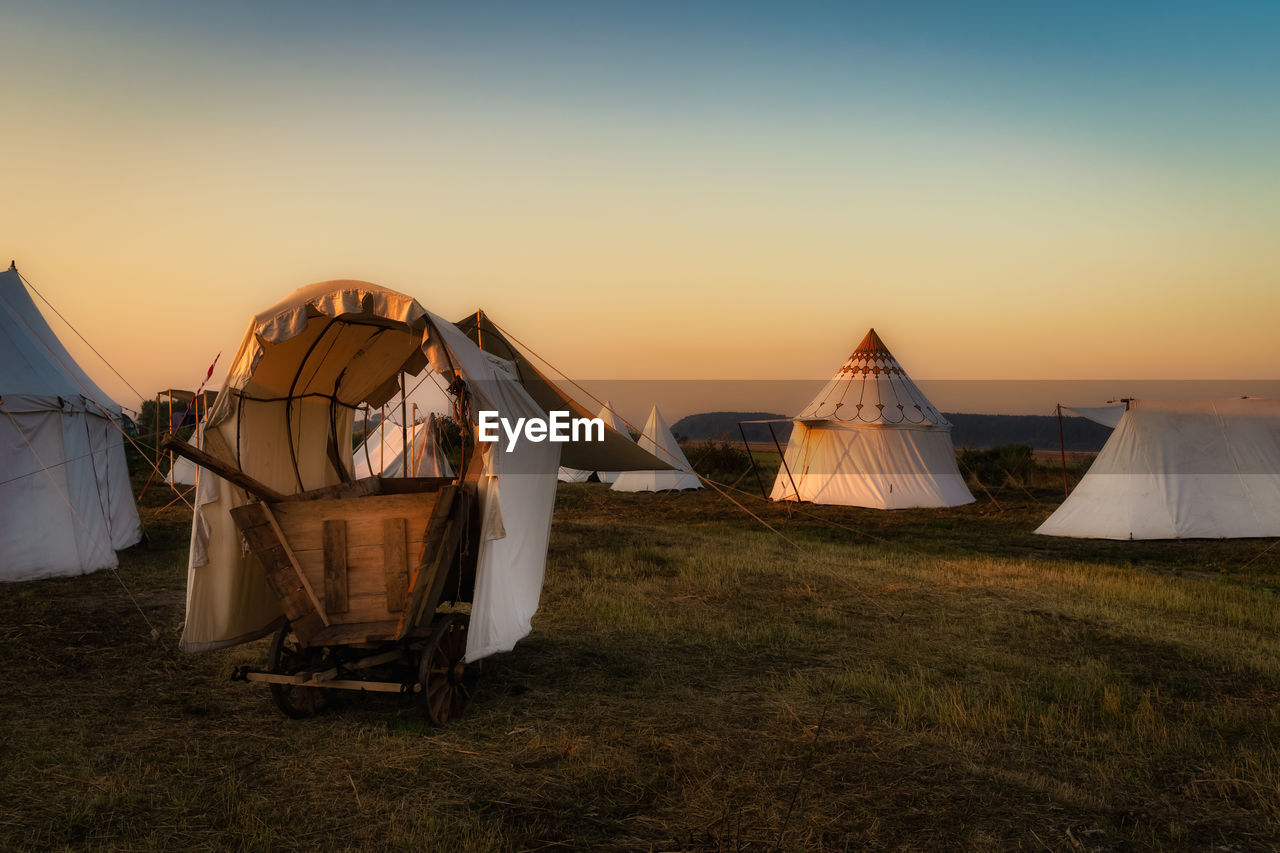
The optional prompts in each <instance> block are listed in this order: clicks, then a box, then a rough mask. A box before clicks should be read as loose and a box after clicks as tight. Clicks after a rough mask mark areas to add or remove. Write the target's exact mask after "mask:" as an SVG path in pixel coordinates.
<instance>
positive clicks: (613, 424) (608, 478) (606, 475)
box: [596, 400, 631, 483]
mask: <svg viewBox="0 0 1280 853" xmlns="http://www.w3.org/2000/svg"><path fill="white" fill-rule="evenodd" d="M596 417H598V418H600V419H602V420H603V421H604V425H605V426H607V427H609V428H610V429H613V430H615V431H617V433H618V434H619V435H625V436H626V437H627V438H630V437H631V431H630V430H628V429H627V425H626V424H624V423H623V422H622V418H620V417H618V413H617V412H615V411H614V410H613V404H612V403H610V402H609V401H608V400H605V401H604V408H603V409H601V410H600V414H598V415H596ZM621 473H622V472H621V471H597V472H596V479H598V480H599V481H600V482H602V483H614V482H617V480H618V477H619V476H620V475H621Z"/></svg>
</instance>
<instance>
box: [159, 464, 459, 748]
mask: <svg viewBox="0 0 1280 853" xmlns="http://www.w3.org/2000/svg"><path fill="white" fill-rule="evenodd" d="M165 447H166V448H167V449H172V450H173V451H174V452H176V453H181V454H183V455H185V456H187V457H188V458H190V459H192V461H194V462H196V463H197V464H199V465H201V466H202V467H205V468H208V469H210V470H211V471H212V472H213V473H215V474H217V475H219V476H221V477H223V478H225V479H228V480H230V481H231V482H233V483H235V484H236V485H238V486H240V487H242V488H244V489H245V490H246V491H247V492H248V493H249V494H251V495H253V496H254V497H257V498H258V500H257V501H254V502H251V503H247V504H245V505H243V506H240V507H237V508H235V509H233V510H232V511H231V516H232V518H233V519H234V520H235V523H236V525H237V526H238V527H239V529H240V532H241V533H242V534H243V536H244V539H245V542H246V544H247V545H248V547H249V549H250V550H251V551H252V552H253V553H254V554H255V555H256V556H257V557H258V559H259V560H260V561H261V563H262V566H263V569H264V571H265V573H266V579H267V583H268V584H269V585H270V586H271V589H272V591H273V592H274V593H275V594H276V596H277V598H278V599H279V601H280V605H281V608H282V609H283V610H284V617H285V619H286V620H287V622H286V623H285V624H283V625H282V626H281V627H280V629H279V630H278V631H277V632H276V635H275V637H274V639H273V640H272V642H271V647H270V652H269V653H268V659H267V666H266V668H265V670H252V669H249V668H248V667H242V668H241V669H239V670H237V672H236V673H235V674H234V676H233V677H234V678H237V679H241V680H246V681H259V682H265V683H267V684H268V685H270V688H271V695H272V698H273V699H274V700H275V703H276V705H277V706H278V707H279V708H280V710H281V711H283V712H284V713H285V714H286V715H288V716H290V717H295V718H300V717H306V716H310V715H311V714H314V713H315V712H316V711H318V710H320V708H322V707H323V706H324V705H325V704H326V701H327V697H328V696H329V695H330V694H329V691H330V690H358V691H367V692H380V693H399V694H404V695H408V696H410V697H412V698H413V699H414V700H416V701H417V702H419V703H420V704H421V705H422V707H423V709H424V710H425V712H426V715H427V717H428V719H429V720H430V721H431V722H432V723H435V724H437V725H443V724H445V723H447V722H449V721H450V720H453V719H455V718H457V717H458V716H460V715H461V714H463V713H464V712H465V711H466V710H467V708H468V707H469V706H470V704H471V700H472V696H473V691H474V687H475V680H476V678H477V677H478V674H479V670H478V666H477V665H468V664H467V663H465V661H464V655H465V653H466V638H467V624H468V617H467V614H466V613H464V612H460V611H461V609H460V608H458V607H457V605H460V604H467V603H470V602H471V600H472V594H473V591H474V588H475V572H476V555H477V551H478V539H479V529H480V524H479V519H478V517H477V516H478V500H477V499H476V493H475V490H476V486H475V483H474V482H471V481H469V480H467V479H464V478H459V479H458V480H451V479H447V478H385V479H384V478H382V477H368V478H365V479H362V480H357V481H355V482H352V483H346V484H342V485H337V486H329V487H326V488H322V489H315V490H311V491H306V492H301V493H298V494H295V495H288V496H285V495H281V494H279V493H278V492H275V491H273V490H271V489H270V488H267V487H266V486H264V485H263V484H261V483H258V482H257V481H255V480H253V479H252V478H250V477H248V476H247V475H245V474H243V473H242V472H240V471H238V470H236V469H234V468H231V466H228V465H226V464H225V463H223V462H222V461H221V460H220V459H217V458H216V457H213V456H211V455H209V454H207V453H204V452H203V451H199V450H196V449H194V448H192V447H191V446H190V445H187V444H185V443H181V442H172V441H166V442H165Z"/></svg>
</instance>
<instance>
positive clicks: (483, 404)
mask: <svg viewBox="0 0 1280 853" xmlns="http://www.w3.org/2000/svg"><path fill="white" fill-rule="evenodd" d="M428 316H429V318H430V320H431V325H430V327H429V328H428V330H427V341H426V343H425V345H424V349H425V350H426V352H427V356H428V358H429V359H430V360H431V366H432V367H433V368H435V369H436V370H437V371H438V372H440V373H442V374H444V375H445V376H446V378H448V379H452V378H453V377H454V376H458V375H460V376H462V377H463V378H465V379H466V381H467V387H468V389H470V391H471V395H472V409H473V411H481V410H490V411H497V412H498V413H499V415H500V417H504V418H510V419H515V418H530V417H543V416H544V413H543V410H542V408H541V407H539V406H538V404H537V403H536V402H534V400H533V398H532V397H530V396H529V394H528V392H527V391H525V389H524V387H523V386H522V385H521V384H520V382H519V381H518V379H517V376H516V370H515V367H514V365H512V363H511V362H509V361H507V360H505V359H501V358H498V357H497V356H494V355H491V354H490V353H487V352H484V351H482V350H481V349H480V348H479V347H477V346H476V345H475V344H473V343H472V342H471V341H470V340H469V339H468V338H467V336H466V335H465V334H463V333H462V332H461V331H459V330H458V328H457V327H456V326H454V325H453V324H451V323H447V322H445V321H444V320H441V319H440V318H439V317H437V316H436V315H434V314H430V315H428ZM496 446H498V445H497V444H495V445H494V447H496ZM561 449H562V445H560V444H555V443H552V442H542V443H538V444H535V443H533V442H529V441H519V442H517V443H516V445H515V447H514V448H513V449H511V450H507V446H506V443H505V442H504V443H501V447H500V449H497V450H495V449H493V448H492V447H491V448H490V449H489V450H488V452H487V458H486V465H485V476H484V477H483V478H482V479H481V483H480V513H481V519H482V523H481V528H480V553H479V554H478V555H477V558H476V589H475V595H474V596H473V600H472V603H471V623H470V626H469V627H468V630H467V660H468V661H475V660H479V659H480V658H483V657H486V656H487V655H491V654H495V653H497V652H505V651H510V650H511V649H513V648H515V644H516V643H517V642H519V641H520V640H521V639H522V638H523V637H525V636H527V635H528V633H529V631H530V630H532V619H533V614H534V613H536V612H537V610H538V599H539V597H540V595H541V592H542V578H543V573H544V572H545V570H546V565H547V542H548V540H549V539H550V537H551V511H552V509H554V507H555V501H556V478H555V472H556V470H557V468H559V466H560V451H561Z"/></svg>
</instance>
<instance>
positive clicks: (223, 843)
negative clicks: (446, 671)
mask: <svg viewBox="0 0 1280 853" xmlns="http://www.w3.org/2000/svg"><path fill="white" fill-rule="evenodd" d="M996 499H997V500H998V501H999V502H1000V503H999V506H997V505H995V504H994V503H992V502H991V501H989V500H987V499H986V498H985V497H984V499H983V500H982V501H981V502H980V503H978V504H975V505H973V506H970V507H964V508H960V509H956V510H950V511H944V512H928V513H926V512H918V513H916V512H902V513H873V512H862V511H857V510H846V509H835V508H814V509H813V510H812V512H813V513H814V514H815V515H816V516H819V517H821V518H823V519H826V520H830V521H834V522H836V523H838V524H842V525H847V526H849V527H851V528H853V529H854V530H856V531H858V532H851V531H847V530H841V529H838V528H833V527H830V526H827V525H825V524H823V523H820V522H819V521H818V520H816V519H814V518H811V517H808V516H805V515H801V514H797V513H794V512H792V511H791V510H789V509H788V508H787V507H781V506H770V507H763V508H762V507H760V506H759V505H758V504H753V509H759V510H760V511H761V512H762V513H763V514H764V516H765V517H766V519H767V520H769V521H770V523H772V524H775V525H778V526H779V527H780V528H781V529H783V530H784V531H785V532H786V534H787V535H788V536H790V537H792V538H794V539H795V540H796V541H797V542H799V543H800V544H801V545H802V546H803V548H804V551H803V552H801V551H797V550H796V549H795V548H794V547H792V546H791V545H788V544H787V543H785V542H783V541H782V540H780V539H779V538H777V537H776V536H774V535H773V534H771V533H768V532H767V531H765V530H763V528H761V527H759V526H758V525H756V524H755V523H754V522H751V521H750V520H749V519H746V518H745V517H744V516H743V515H742V514H741V513H740V512H738V511H737V510H735V509H733V508H732V507H731V506H729V505H728V504H727V503H725V502H724V501H723V500H721V499H720V498H718V497H716V496H715V495H713V494H710V493H706V492H704V493H700V494H685V495H679V496H674V495H665V496H664V495H621V494H613V493H610V492H608V491H607V490H606V489H604V488H603V487H601V486H598V485H580V486H561V490H560V495H559V500H558V507H557V510H556V521H555V529H554V533H553V539H552V546H551V554H550V561H549V566H548V575H547V586H546V591H545V594H544V598H543V608H542V610H541V612H540V613H539V615H538V617H537V618H536V619H535V623H534V627H535V630H534V633H533V634H532V635H531V636H530V637H529V638H527V639H526V640H525V641H524V642H523V643H521V644H520V646H518V647H517V649H516V651H515V652H513V653H511V654H507V655H501V656H498V657H495V658H493V659H491V660H490V661H489V662H487V665H486V674H485V677H484V680H483V681H482V687H483V690H482V693H481V695H480V697H479V699H478V701H477V703H476V705H475V707H474V710H473V713H472V715H471V716H469V717H468V718H466V719H464V720H462V721H461V722H460V723H459V724H457V725H455V726H452V727H449V728H447V729H442V730H433V729H431V728H430V727H428V726H427V725H426V724H425V723H424V722H423V721H422V718H421V715H420V714H419V713H417V712H416V711H415V710H414V709H412V708H408V707H404V706H402V705H401V704H400V703H399V700H397V699H388V698H384V697H372V696H370V697H366V696H348V697H345V699H344V701H342V702H341V703H340V704H339V705H338V707H337V708H335V709H334V710H332V711H330V712H327V713H325V714H324V715H322V716H320V717H317V718H314V719H312V720H308V721H302V722H296V721H291V720H287V719H285V718H283V717H281V716H280V715H279V714H278V713H277V712H276V711H275V710H274V708H273V707H272V706H271V704H270V701H269V699H268V698H267V696H266V692H265V690H262V689H260V688H258V687H253V686H248V685H244V684H233V683H231V682H229V681H228V680H227V676H228V674H229V672H230V670H231V668H232V667H233V666H234V665H237V664H241V663H256V662H258V661H260V660H261V658H262V657H263V656H264V654H265V649H264V644H263V643H258V644H254V645H251V646H247V647H242V648H239V649H234V650H228V651H224V652H217V653H210V654H204V655H184V654H182V653H180V652H178V651H177V650H176V648H175V646H176V639H177V629H178V625H179V623H180V621H181V619H182V590H183V586H184V581H185V571H184V569H183V566H184V564H185V545H186V538H185V537H186V528H185V525H184V524H183V523H182V521H181V518H182V514H181V513H174V512H173V511H167V512H166V513H164V514H162V515H156V514H155V513H154V512H153V511H151V510H147V512H148V514H149V515H150V518H149V526H150V528H151V530H152V533H153V538H152V542H151V544H150V545H149V546H148V547H146V548H138V549H134V550H133V551H131V552H129V553H127V554H125V555H124V568H123V569H122V572H121V574H122V577H123V578H124V580H125V581H126V582H127V583H128V584H129V586H130V587H131V589H133V591H134V592H135V594H136V595H137V597H138V599H139V601H140V603H141V604H142V606H143V609H144V610H145V612H146V614H147V617H148V618H149V619H150V620H151V621H152V622H153V623H155V624H156V625H157V626H158V627H159V628H161V630H162V637H161V639H160V640H159V641H158V642H157V641H152V640H151V639H150V637H149V636H148V630H147V627H146V625H145V624H144V622H143V620H142V618H141V617H140V616H139V614H138V612H137V611H136V610H135V609H134V607H133V605H132V604H131V603H130V601H129V599H128V597H127V596H126V595H125V594H124V592H123V590H122V589H121V587H120V585H119V584H118V583H117V581H116V580H115V578H114V577H112V576H111V574H110V573H98V574H95V575H92V576H89V577H84V578H75V579H66V580H57V581H46V582H37V583H29V584H16V585H9V586H6V587H5V588H4V592H5V596H4V597H3V600H0V625H3V628H0V661H3V663H0V674H2V675H3V679H4V683H5V685H6V689H5V691H4V692H3V694H0V743H3V744H5V746H4V748H3V749H0V779H2V780H3V781H0V847H2V848H5V849H13V848H53V849H57V848H68V849H72V848H74V849H83V848H126V849H170V848H177V847H184V848H185V847H200V848H212V849H224V848H230V849H261V850H277V849H299V848H306V849H350V848H374V849H377V848H385V849H432V850H437V849H438V850H477V851H479V850H517V849H518V850H535V849H548V848H559V849H591V848H597V849H634V850H766V849H783V850H818V849H832V850H845V849H855V850H858V849H901V850H928V849H947V850H952V849H971V850H986V849H992V848H1002V849H1007V848H1020V847H1022V848H1028V849H1044V848H1046V847H1047V848H1050V849H1096V850H1113V849H1150V848H1174V849H1177V848H1181V849H1206V848H1217V849H1225V850H1252V849H1259V850H1262V849H1273V848H1275V847H1276V846H1277V845H1280V830H1277V826H1280V755H1278V754H1277V746H1276V744H1277V743H1280V711H1278V710H1277V707H1278V705H1277V699H1280V630H1277V629H1278V628H1280V624H1278V623H1280V612H1278V611H1277V608H1276V588H1277V587H1280V582H1278V581H1280V548H1277V549H1274V550H1273V551H1272V552H1270V553H1268V554H1266V555H1264V556H1262V557H1261V558H1259V559H1257V560H1256V561H1254V562H1253V563H1252V564H1251V565H1249V566H1248V567H1247V568H1245V569H1243V570H1242V568H1241V567H1242V566H1244V565H1245V564H1246V563H1247V562H1248V561H1249V560H1250V559H1252V558H1254V557H1255V556H1257V554H1258V553H1259V552H1260V551H1262V549H1263V548H1264V547H1265V546H1266V545H1268V544H1270V543H1269V542H1258V541H1252V542H1164V543H1098V542H1074V541H1063V540H1046V539H1042V538H1039V537H1035V536H1032V535H1031V534H1030V532H1029V531H1030V530H1031V529H1033V528H1034V526H1035V524H1036V523H1038V521H1039V520H1040V519H1042V518H1043V517H1044V516H1045V515H1047V514H1048V512H1049V511H1050V510H1051V508H1052V504H1051V501H1052V499H1053V497H1052V492H1051V491H1049V490H1046V491H1044V492H1033V493H1026V492H1023V491H1020V490H1015V491H1012V492H1010V493H1008V494H1005V493H1003V492H1000V493H997V494H996Z"/></svg>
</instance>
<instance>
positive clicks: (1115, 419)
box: [1062, 403, 1125, 429]
mask: <svg viewBox="0 0 1280 853" xmlns="http://www.w3.org/2000/svg"><path fill="white" fill-rule="evenodd" d="M1062 411H1064V412H1068V413H1070V414H1072V415H1075V416H1076V417H1080V418H1087V419H1088V420H1091V421H1093V422H1094V423H1095V424H1102V425H1103V426H1105V427H1111V428H1112V429H1115V428H1116V427H1117V426H1119V425H1120V419H1121V418H1122V417H1124V411H1125V404H1124V403H1112V404H1110V405H1107V406H1063V407H1062Z"/></svg>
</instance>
